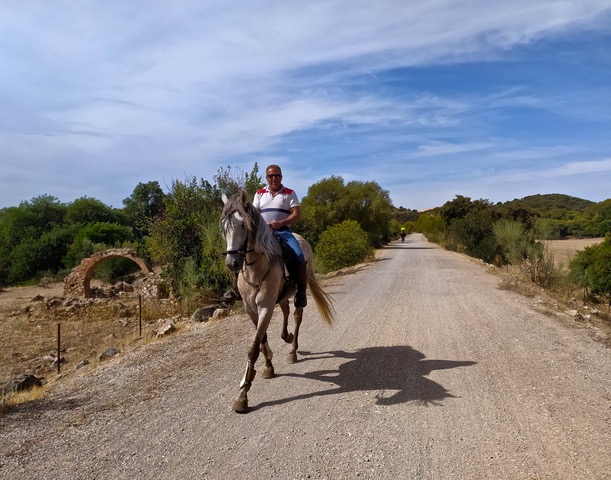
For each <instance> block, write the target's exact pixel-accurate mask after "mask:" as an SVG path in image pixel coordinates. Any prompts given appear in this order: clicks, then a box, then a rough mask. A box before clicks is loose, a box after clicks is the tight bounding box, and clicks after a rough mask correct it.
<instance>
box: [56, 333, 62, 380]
mask: <svg viewBox="0 0 611 480" xmlns="http://www.w3.org/2000/svg"><path fill="white" fill-rule="evenodd" d="M61 364H62V361H61V326H60V323H59V322H57V374H58V375H59V374H60V371H61V368H62V367H61Z"/></svg>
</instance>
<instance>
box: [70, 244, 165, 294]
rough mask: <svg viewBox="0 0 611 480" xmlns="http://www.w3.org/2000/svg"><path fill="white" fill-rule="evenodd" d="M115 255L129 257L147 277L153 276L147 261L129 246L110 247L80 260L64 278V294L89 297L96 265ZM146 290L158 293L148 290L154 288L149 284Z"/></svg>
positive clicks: (150, 292)
mask: <svg viewBox="0 0 611 480" xmlns="http://www.w3.org/2000/svg"><path fill="white" fill-rule="evenodd" d="M115 257H123V258H129V259H130V260H133V261H134V262H136V263H137V264H138V266H139V267H140V268H141V269H142V271H143V272H144V273H145V274H146V275H147V277H151V278H153V277H154V276H155V274H154V272H153V269H152V267H151V266H150V265H149V264H148V262H147V261H146V260H144V259H143V258H142V257H139V256H138V255H137V254H136V252H135V251H134V250H132V249H131V248H111V249H109V250H104V251H103V252H98V253H94V254H93V255H92V256H91V257H89V258H84V259H83V260H81V263H80V265H78V266H77V267H75V268H74V269H73V270H72V272H71V273H70V275H68V276H67V277H66V278H65V279H64V296H65V297H85V298H90V297H91V296H92V294H91V277H92V276H93V272H94V271H95V269H96V267H97V266H98V265H99V264H100V263H102V262H104V261H106V260H108V259H109V258H115ZM153 283H155V282H153ZM148 290H149V292H147V293H148V295H158V293H157V292H156V291H155V292H154V293H153V292H152V291H150V290H154V289H152V287H150V286H149V287H148Z"/></svg>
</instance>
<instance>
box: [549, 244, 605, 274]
mask: <svg viewBox="0 0 611 480" xmlns="http://www.w3.org/2000/svg"><path fill="white" fill-rule="evenodd" d="M603 240H604V238H567V239H566V240H548V241H546V242H545V243H546V244H547V245H548V247H549V249H550V251H551V253H552V255H553V256H554V262H555V265H556V267H557V268H561V269H563V268H567V267H568V265H569V262H570V261H571V259H572V258H573V256H574V255H575V253H576V252H578V251H579V250H583V249H584V248H586V247H589V246H590V245H597V244H599V243H601V242H602V241H603Z"/></svg>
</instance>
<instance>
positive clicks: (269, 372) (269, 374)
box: [262, 367, 276, 378]
mask: <svg viewBox="0 0 611 480" xmlns="http://www.w3.org/2000/svg"><path fill="white" fill-rule="evenodd" d="M262 376H263V378H274V377H275V376H276V372H274V367H266V368H265V370H263V374H262Z"/></svg>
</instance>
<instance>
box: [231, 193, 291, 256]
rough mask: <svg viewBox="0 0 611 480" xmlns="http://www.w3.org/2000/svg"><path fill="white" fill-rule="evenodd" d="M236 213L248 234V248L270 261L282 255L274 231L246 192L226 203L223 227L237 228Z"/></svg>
mask: <svg viewBox="0 0 611 480" xmlns="http://www.w3.org/2000/svg"><path fill="white" fill-rule="evenodd" d="M234 213H237V214H238V216H239V217H241V218H242V219H243V221H244V227H245V228H246V232H247V234H248V241H249V246H248V248H252V249H253V250H254V251H255V252H258V253H261V254H263V255H265V256H266V257H267V259H268V260H271V257H272V256H274V255H278V256H281V255H282V250H281V248H280V243H279V242H278V240H277V239H276V237H274V234H273V232H272V229H271V228H269V226H268V225H267V223H265V221H264V220H263V217H262V216H261V214H260V213H259V211H258V210H257V209H256V208H255V207H253V206H252V204H251V203H250V202H249V201H248V199H247V196H246V192H245V191H244V190H240V191H239V192H238V193H236V194H235V195H232V196H231V198H229V199H228V200H227V203H225V207H224V208H223V213H222V214H221V225H225V228H227V226H228V225H232V224H233V225H234V226H236V225H237V223H238V222H239V220H238V219H237V218H236V217H235V216H234Z"/></svg>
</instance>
